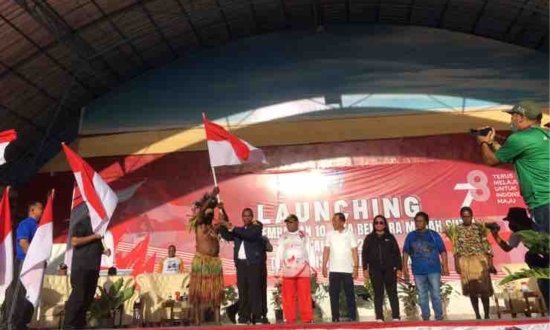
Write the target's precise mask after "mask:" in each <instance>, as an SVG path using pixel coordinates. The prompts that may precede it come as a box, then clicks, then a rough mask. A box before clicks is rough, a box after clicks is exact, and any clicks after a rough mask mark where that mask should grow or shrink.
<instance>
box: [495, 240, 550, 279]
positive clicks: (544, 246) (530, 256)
mask: <svg viewBox="0 0 550 330" xmlns="http://www.w3.org/2000/svg"><path fill="white" fill-rule="evenodd" d="M516 234H517V235H519V237H520V239H521V242H522V243H523V245H525V246H526V247H527V249H528V250H529V251H528V253H527V254H526V256H525V258H526V262H527V263H528V264H531V265H532V268H530V269H525V268H524V269H521V270H519V271H517V272H515V273H511V272H510V270H508V269H507V268H505V270H506V272H507V273H508V275H507V276H506V277H504V278H503V279H502V280H501V281H500V283H499V284H500V285H504V284H507V283H509V282H512V281H517V280H522V279H525V278H535V279H550V268H549V267H534V266H533V265H536V264H545V265H546V264H548V255H549V254H550V235H549V234H548V233H543V232H536V231H534V230H522V231H518V232H517V233H516ZM530 261H531V263H530Z"/></svg>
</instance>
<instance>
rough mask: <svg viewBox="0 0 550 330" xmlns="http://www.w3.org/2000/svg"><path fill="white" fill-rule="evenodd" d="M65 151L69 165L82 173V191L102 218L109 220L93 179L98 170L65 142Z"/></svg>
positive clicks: (76, 171) (74, 170)
mask: <svg viewBox="0 0 550 330" xmlns="http://www.w3.org/2000/svg"><path fill="white" fill-rule="evenodd" d="M63 151H65V155H66V156H67V161H68V162H69V166H71V169H72V170H73V172H75V173H80V176H81V178H82V186H83V187H84V191H83V192H82V191H81V192H80V193H81V194H82V193H83V194H84V195H85V196H86V199H87V200H88V202H89V203H90V204H91V205H92V207H93V208H94V209H95V211H96V213H97V214H98V215H99V217H100V218H101V219H102V220H108V219H107V212H105V208H104V207H103V203H102V202H101V200H100V199H99V196H98V195H97V192H96V190H95V187H94V180H93V179H94V175H97V174H96V172H95V171H94V169H93V168H92V167H91V166H90V165H89V164H88V163H86V162H85V161H84V160H83V159H82V158H81V157H80V156H79V155H78V154H77V153H75V152H74V151H72V150H71V148H69V147H68V146H67V145H65V144H63Z"/></svg>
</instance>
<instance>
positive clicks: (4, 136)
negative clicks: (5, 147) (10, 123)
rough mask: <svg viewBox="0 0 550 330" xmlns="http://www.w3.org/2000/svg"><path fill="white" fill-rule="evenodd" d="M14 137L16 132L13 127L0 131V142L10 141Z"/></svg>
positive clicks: (15, 137)
mask: <svg viewBox="0 0 550 330" xmlns="http://www.w3.org/2000/svg"><path fill="white" fill-rule="evenodd" d="M15 139H17V133H16V132H15V130H14V129H8V130H6V131H2V132H0V143H5V142H11V141H13V140H15Z"/></svg>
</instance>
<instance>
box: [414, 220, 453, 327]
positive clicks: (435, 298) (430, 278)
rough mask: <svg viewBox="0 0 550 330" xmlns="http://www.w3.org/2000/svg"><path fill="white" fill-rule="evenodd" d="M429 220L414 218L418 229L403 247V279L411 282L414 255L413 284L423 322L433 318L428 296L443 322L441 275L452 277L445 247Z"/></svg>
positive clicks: (437, 316)
mask: <svg viewBox="0 0 550 330" xmlns="http://www.w3.org/2000/svg"><path fill="white" fill-rule="evenodd" d="M429 221H430V218H429V216H428V214H426V213H424V212H418V213H417V214H416V215H415V217H414V224H415V227H416V230H415V231H413V232H411V233H409V234H408V235H407V238H405V245H404V246H403V277H404V278H405V280H406V281H408V280H409V269H408V267H407V265H408V262H409V256H411V258H412V271H413V274H414V282H415V284H416V289H417V291H418V300H419V303H420V309H421V311H422V319H423V320H424V321H427V320H429V319H430V304H429V298H428V294H429V295H430V297H431V300H432V307H433V309H434V313H435V319H436V320H442V319H443V305H442V302H441V291H440V290H441V275H449V266H448V263H447V252H446V251H445V245H444V244H443V240H442V239H441V236H439V234H438V233H437V232H435V231H433V230H430V229H428V228H427V226H428V222H429ZM440 256H441V260H440Z"/></svg>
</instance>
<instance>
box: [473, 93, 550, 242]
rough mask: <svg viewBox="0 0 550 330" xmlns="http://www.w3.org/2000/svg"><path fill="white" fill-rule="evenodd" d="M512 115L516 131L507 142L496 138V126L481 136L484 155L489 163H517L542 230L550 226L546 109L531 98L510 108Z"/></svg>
mask: <svg viewBox="0 0 550 330" xmlns="http://www.w3.org/2000/svg"><path fill="white" fill-rule="evenodd" d="M506 112H507V113H509V114H510V115H511V116H512V117H511V125H510V126H511V128H512V134H511V135H510V136H509V137H508V139H506V142H505V143H504V145H502V146H501V145H500V144H498V143H497V142H495V140H494V139H495V130H494V129H491V132H489V134H487V135H486V136H478V138H477V140H478V142H479V145H480V146H481V156H482V158H483V162H484V163H485V164H487V165H491V166H495V165H498V164H502V163H513V164H514V168H515V170H516V174H517V176H518V181H519V185H520V190H521V196H522V197H523V200H524V201H525V203H526V204H527V205H528V206H529V211H530V213H531V215H532V218H533V220H534V222H535V224H536V225H537V230H538V231H543V232H549V229H550V185H549V184H548V182H550V132H549V131H548V130H545V129H543V128H542V127H540V119H541V116H542V112H541V109H540V107H539V106H538V105H537V104H535V103H533V102H530V101H523V102H520V103H518V104H517V105H515V106H514V107H513V108H512V109H511V110H509V111H506Z"/></svg>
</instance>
